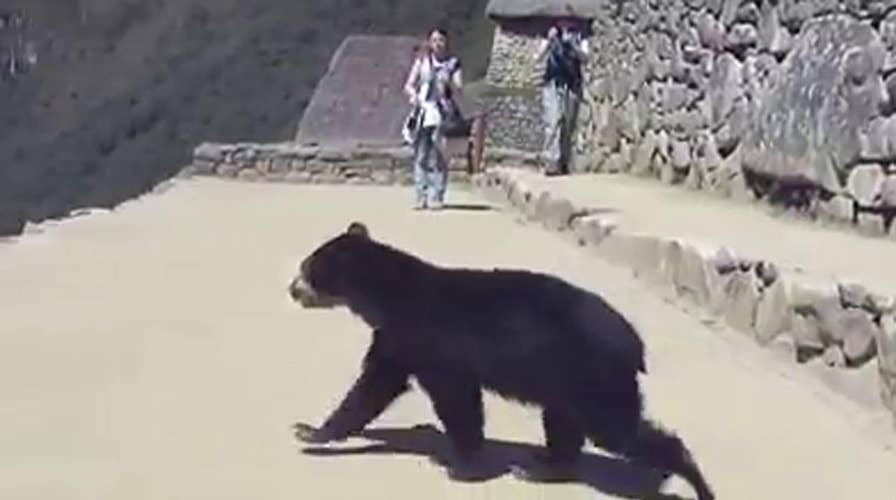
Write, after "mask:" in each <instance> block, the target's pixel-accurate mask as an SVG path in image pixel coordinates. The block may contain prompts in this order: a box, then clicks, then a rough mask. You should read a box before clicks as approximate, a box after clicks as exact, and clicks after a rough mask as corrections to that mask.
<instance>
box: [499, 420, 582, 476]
mask: <svg viewBox="0 0 896 500" xmlns="http://www.w3.org/2000/svg"><path fill="white" fill-rule="evenodd" d="M541 422H542V426H543V427H544V434H545V443H546V445H547V449H546V450H539V451H538V452H536V455H535V463H534V464H532V466H529V467H526V468H523V467H517V466H514V467H512V468H511V470H512V472H513V474H514V475H515V476H516V477H517V478H519V479H523V480H527V481H539V482H552V481H568V480H574V479H576V478H577V471H576V464H577V462H578V458H579V457H580V456H581V454H582V446H584V445H585V434H584V432H583V431H582V427H581V424H580V423H579V421H578V420H577V419H576V418H575V417H574V416H573V414H572V413H571V412H569V411H564V410H563V409H562V408H559V407H556V406H546V407H545V408H544V409H543V410H542V412H541Z"/></svg>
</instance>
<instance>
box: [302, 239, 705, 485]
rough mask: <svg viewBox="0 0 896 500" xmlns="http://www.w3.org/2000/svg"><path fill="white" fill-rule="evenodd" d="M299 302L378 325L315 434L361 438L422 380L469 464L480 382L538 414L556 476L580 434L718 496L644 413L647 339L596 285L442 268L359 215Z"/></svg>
mask: <svg viewBox="0 0 896 500" xmlns="http://www.w3.org/2000/svg"><path fill="white" fill-rule="evenodd" d="M290 293H291V295H292V297H293V298H294V299H295V300H297V301H301V302H302V303H304V304H311V303H314V302H320V301H324V302H327V303H341V304H344V305H346V306H347V307H348V308H349V309H350V310H351V311H352V312H354V313H355V314H357V315H358V316H360V317H361V318H362V319H363V320H364V321H365V322H366V323H367V324H368V325H370V326H371V327H372V328H373V341H372V343H371V345H370V348H369V350H368V352H367V354H366V356H365V358H364V362H363V370H362V373H361V375H360V377H359V378H358V380H357V381H356V382H355V384H354V385H353V386H352V388H351V389H350V390H349V392H348V394H347V395H346V396H345V398H344V400H343V401H342V403H341V404H340V405H339V407H338V408H337V409H336V410H335V411H334V412H333V414H332V415H330V417H329V418H328V419H327V420H326V421H325V422H324V424H323V425H322V426H321V427H320V428H319V429H313V428H310V427H306V428H301V427H300V428H299V432H298V434H299V437H300V438H301V439H303V440H305V441H307V442H313V443H324V442H328V441H334V440H341V439H345V438H347V437H348V436H349V435H351V434H353V433H355V432H358V431H360V430H362V429H363V428H364V426H366V425H367V424H368V423H369V422H371V421H372V420H373V419H375V418H376V417H377V416H378V415H379V414H380V413H382V412H383V411H384V410H385V409H386V408H387V407H388V406H389V405H390V404H391V403H392V402H393V401H394V400H395V399H396V398H397V397H398V396H400V395H401V394H402V393H404V392H405V391H406V390H407V389H408V388H409V386H408V379H409V377H411V376H413V377H415V378H416V380H417V381H418V383H419V384H420V386H421V387H422V388H423V390H424V391H426V393H427V394H428V395H429V397H430V399H431V400H432V404H433V407H434V410H435V412H436V414H437V416H438V417H439V419H440V420H441V422H442V424H443V425H444V427H445V431H446V433H447V434H448V435H449V437H450V438H451V440H452V443H453V444H454V448H455V452H456V455H457V458H458V462H459V463H458V464H457V466H458V467H460V466H463V464H465V463H470V460H471V459H472V458H473V457H474V456H475V455H476V454H477V452H478V451H479V449H480V447H481V445H482V443H483V440H484V437H483V425H484V416H483V407H482V396H481V388H486V389H488V390H491V391H494V392H495V393H497V394H499V395H501V396H502V397H504V398H507V399H512V400H515V401H519V402H522V403H527V404H535V405H538V406H539V407H541V408H542V423H543V427H544V432H545V437H546V442H547V453H546V456H545V457H543V459H544V460H543V462H544V463H545V464H546V465H550V469H552V470H561V469H564V468H565V466H568V465H570V464H572V463H573V462H574V461H575V460H576V458H577V457H578V456H579V454H580V452H581V447H582V446H583V445H584V442H585V438H586V437H588V438H589V439H591V440H592V442H594V443H595V445H597V446H600V447H602V448H604V449H605V450H607V451H610V452H613V453H617V454H620V455H623V456H625V457H628V458H631V459H635V460H637V461H639V462H641V463H644V464H646V465H648V466H652V467H654V468H656V469H658V470H661V471H663V472H666V473H676V474H680V475H681V476H682V477H683V478H685V479H686V480H688V481H689V482H690V483H691V484H692V485H693V486H694V487H695V489H696V490H697V492H698V495H699V498H700V499H701V500H707V499H711V498H713V493H712V491H711V489H710V487H709V485H708V484H707V483H706V481H705V480H704V478H703V476H702V473H701V472H700V470H699V468H698V467H697V465H696V463H695V462H694V461H693V460H692V459H691V456H690V452H689V451H688V450H687V449H686V447H685V446H684V444H683V443H682V442H681V440H680V439H679V438H677V437H676V436H674V435H672V434H669V433H667V432H665V431H663V430H661V429H659V428H658V427H657V426H656V425H654V424H653V423H651V422H649V421H648V420H646V419H644V418H643V417H642V401H641V394H640V390H639V387H638V378H637V377H638V373H639V372H646V369H645V366H644V347H643V344H642V342H641V339H640V338H639V336H638V334H637V332H636V331H635V330H634V328H633V327H632V326H631V324H629V322H628V321H627V320H626V319H625V318H624V317H623V316H622V315H621V314H619V313H618V312H617V311H615V310H614V309H613V308H612V307H611V306H610V305H609V304H607V303H606V302H605V301H604V300H603V299H601V298H600V297H599V296H597V295H596V294H594V293H591V292H588V291H586V290H583V289H581V288H578V287H575V286H573V285H571V284H569V283H567V282H565V281H562V280H560V279H558V278H556V277H553V276H549V275H545V274H538V273H532V272H527V271H517V270H502V269H495V270H491V271H486V270H469V269H448V268H442V267H437V266H434V265H432V264H429V263H427V262H424V261H423V260H421V259H419V258H417V257H415V256H412V255H409V254H408V253H405V252H402V251H400V250H397V249H395V248H391V247H389V246H386V245H384V244H382V243H379V242H377V241H374V240H373V239H371V238H370V236H369V234H368V231H367V228H366V227H365V226H364V225H363V224H361V223H358V222H353V223H352V224H351V225H350V226H349V228H348V230H347V231H346V232H345V233H343V234H341V235H339V236H337V237H335V238H333V239H331V240H329V241H327V242H326V243H324V244H323V245H321V246H320V247H319V248H317V249H316V250H315V251H314V252H313V253H312V254H311V255H310V256H308V257H307V258H306V259H305V260H304V261H303V262H302V265H301V272H300V275H299V276H297V277H296V278H295V279H294V280H293V283H292V284H291V286H290Z"/></svg>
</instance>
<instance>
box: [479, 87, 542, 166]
mask: <svg viewBox="0 0 896 500" xmlns="http://www.w3.org/2000/svg"><path fill="white" fill-rule="evenodd" d="M484 101H485V104H484V105H483V109H485V110H487V114H486V120H487V127H486V129H485V130H486V131H485V145H486V148H508V149H516V150H520V151H532V152H534V151H538V150H539V149H540V148H541V144H542V142H544V141H543V132H542V129H543V127H542V123H541V112H540V111H541V101H540V99H539V95H538V94H535V93H522V92H519V93H508V94H506V95H495V96H489V97H487V98H485V99H484Z"/></svg>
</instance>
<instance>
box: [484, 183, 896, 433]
mask: <svg viewBox="0 0 896 500" xmlns="http://www.w3.org/2000/svg"><path fill="white" fill-rule="evenodd" d="M538 178H539V177H538V176H533V175H531V174H529V175H528V176H527V175H526V174H525V173H524V172H522V171H521V170H520V169H519V168H491V169H489V170H488V171H487V172H486V173H485V174H482V175H477V176H476V177H475V178H474V179H473V183H474V185H475V186H476V187H477V188H478V189H480V190H482V191H483V193H484V194H485V196H486V197H487V198H489V199H491V200H493V201H496V202H498V203H501V204H507V205H510V206H511V207H513V208H515V209H516V210H518V211H520V212H522V213H523V214H524V216H525V218H526V219H528V220H529V221H533V222H536V223H540V224H541V225H543V226H544V227H545V228H547V229H550V230H554V231H558V232H561V233H565V234H567V235H570V236H571V237H572V238H573V240H574V241H575V242H576V243H577V244H579V245H582V246H587V247H590V248H593V249H594V250H595V252H596V253H597V254H598V255H601V256H602V257H604V258H607V259H608V260H610V261H612V262H615V263H618V264H620V265H625V266H628V267H630V268H631V269H632V270H633V271H634V273H635V275H636V276H638V277H640V278H642V279H646V280H648V281H650V282H652V283H657V284H660V285H664V286H666V287H669V288H671V289H672V290H673V291H674V293H675V294H676V295H677V296H678V297H679V298H680V299H681V300H683V301H685V302H686V303H689V304H692V305H694V306H696V307H699V308H701V309H702V310H703V311H705V312H706V313H708V314H709V316H710V317H713V318H716V319H717V320H718V321H720V322H723V323H725V324H726V325H727V326H728V327H730V328H732V329H734V330H736V331H740V332H742V333H744V334H746V335H749V336H751V337H753V338H754V339H755V340H756V341H757V342H759V343H760V344H762V345H769V344H771V343H779V344H784V345H786V346H789V347H790V348H791V350H792V353H793V356H794V358H793V359H794V361H795V362H800V363H805V362H807V361H809V360H811V359H813V358H816V359H817V358H821V360H822V361H823V362H824V363H825V364H826V365H828V366H830V367H833V368H835V369H840V370H848V369H851V368H854V367H859V366H865V365H867V364H868V363H875V364H876V365H877V372H878V374H879V378H878V383H877V386H878V387H874V388H868V389H869V391H872V390H873V391H879V393H880V397H881V400H882V402H883V404H884V405H885V406H886V408H887V409H889V410H890V412H891V413H893V415H894V417H896V297H893V296H891V295H888V294H885V293H880V291H876V290H869V289H867V288H865V287H864V286H862V284H860V283H853V282H832V281H826V280H824V279H819V278H817V277H813V276H809V275H806V274H797V273H788V272H785V271H784V270H782V269H780V268H779V267H778V266H776V265H775V263H774V262H770V261H768V260H764V259H763V258H762V256H758V255H754V256H747V255H736V254H734V253H733V252H732V251H731V250H730V249H728V248H725V247H711V246H706V245H703V244H698V243H696V242H693V241H686V240H681V239H670V238H661V237H657V236H655V235H649V234H641V233H634V232H632V231H631V230H630V229H627V228H625V227H620V226H619V225H618V223H617V222H616V219H615V218H614V217H613V215H612V214H608V213H606V212H596V213H594V212H593V211H591V210H589V209H588V208H587V207H581V206H576V204H574V203H573V202H572V201H570V200H568V199H566V198H564V197H561V196H557V195H556V194H554V193H552V192H551V191H550V189H549V185H547V186H548V187H544V186H539V185H537V184H535V183H534V182H532V181H533V180H537V179H538ZM872 366H873V365H872ZM842 375H845V374H842ZM894 423H896V418H894Z"/></svg>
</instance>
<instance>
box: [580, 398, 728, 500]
mask: <svg viewBox="0 0 896 500" xmlns="http://www.w3.org/2000/svg"><path fill="white" fill-rule="evenodd" d="M616 383H617V384H621V381H619V380H617V381H616ZM581 404H582V410H583V411H582V417H583V418H584V419H585V420H584V422H586V424H585V425H587V426H588V432H587V434H588V437H589V438H591V439H592V441H593V442H594V444H595V445H597V446H599V447H601V448H603V449H605V450H607V451H609V452H611V453H616V454H619V455H622V456H624V457H626V458H628V459H631V460H634V461H636V462H639V463H641V464H644V465H647V466H649V467H651V468H654V469H656V470H658V471H660V472H663V473H672V474H677V475H679V476H681V477H682V478H684V479H685V480H686V481H688V482H689V483H690V484H691V486H693V488H694V489H695V490H696V492H697V498H698V499H699V500H712V499H713V498H715V495H714V494H713V492H712V489H711V488H710V486H709V484H708V483H707V481H706V479H705V478H704V477H703V473H702V472H701V471H700V468H699V467H698V466H697V464H696V462H695V461H694V459H693V458H692V456H691V452H690V451H689V450H688V449H687V447H686V446H685V445H684V443H683V442H682V440H681V439H680V438H679V437H677V436H675V435H674V434H672V433H669V432H667V431H665V430H663V429H661V428H659V427H658V426H657V425H655V424H654V423H652V422H650V421H649V420H647V419H644V418H642V416H641V411H642V409H641V396H640V393H639V392H638V389H637V382H633V383H632V384H630V385H628V386H627V387H626V386H622V385H616V386H614V387H611V388H603V389H602V390H600V391H599V393H598V394H593V395H591V397H589V398H586V399H584V400H582V402H581Z"/></svg>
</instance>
